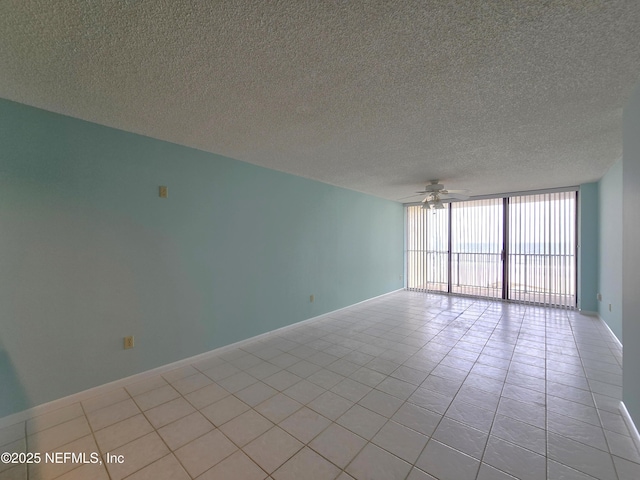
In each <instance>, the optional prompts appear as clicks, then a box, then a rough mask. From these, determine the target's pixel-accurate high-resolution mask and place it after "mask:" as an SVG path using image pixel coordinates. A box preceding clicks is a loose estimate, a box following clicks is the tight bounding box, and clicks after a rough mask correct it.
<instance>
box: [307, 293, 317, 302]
mask: <svg viewBox="0 0 640 480" xmlns="http://www.w3.org/2000/svg"><path fill="white" fill-rule="evenodd" d="M315 299H316V298H315V296H313V295H309V302H311V303H313V301H314V300H315Z"/></svg>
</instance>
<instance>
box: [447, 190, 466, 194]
mask: <svg viewBox="0 0 640 480" xmlns="http://www.w3.org/2000/svg"><path fill="white" fill-rule="evenodd" d="M468 191H469V190H449V189H447V193H467V192H468Z"/></svg>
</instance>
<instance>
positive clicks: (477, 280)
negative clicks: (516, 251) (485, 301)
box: [450, 198, 503, 298]
mask: <svg viewBox="0 0 640 480" xmlns="http://www.w3.org/2000/svg"><path fill="white" fill-rule="evenodd" d="M502 203H503V202H502V199H501V198H491V199H488V200H476V201H470V202H457V203H455V204H452V206H451V290H450V291H451V292H452V293H462V294H466V295H477V296H482V297H494V298H502V240H503V239H502V230H503V220H502V219H503V205H502Z"/></svg>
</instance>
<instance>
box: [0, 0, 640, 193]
mask: <svg viewBox="0 0 640 480" xmlns="http://www.w3.org/2000/svg"><path fill="white" fill-rule="evenodd" d="M639 78H640V2H638V1H637V0H627V1H622V0H601V1H598V0H585V1H576V0H566V1H554V0H551V1H521V2H514V1H513V0H502V1H500V0H494V1H470V0H465V1H455V0H451V1H443V0H432V1H425V0H397V1H392V0H376V1H367V2H364V1H339V0H334V1H322V0H272V1H267V0H263V1H239V0H235V1H233V0H230V1H202V0H200V1H195V0H194V1H187V0H140V1H135V0H129V1H124V0H123V1H86V0H75V1H57V0H39V1H38V0H4V1H2V2H0V97H4V98H7V99H10V100H15V101H18V102H21V103H25V104H28V105H32V106H36V107H40V108H43V109H46V110H50V111H54V112H58V113H62V114H66V115H70V116H73V117H78V118H81V119H85V120H89V121H92V122H97V123H99V124H103V125H108V126H112V127H116V128H120V129H123V130H127V131H131V132H135V133H140V134H144V135H148V136H151V137H154V138H159V139H163V140H168V141H171V142H175V143H179V144H183V145H188V146H192V147H195V148H199V149H202V150H206V151H210V152H214V153H218V154H222V155H226V156H229V157H232V158H235V159H238V160H243V161H247V162H250V163H254V164H258V165H262V166H265V167H269V168H273V169H277V170H282V171H285V172H289V173H293V174H295V175H300V176H303V177H308V178H312V179H316V180H320V181H323V182H327V183H330V184H334V185H338V186H342V187H347V188H351V189H354V190H358V191H362V192H366V193H370V194H373V195H377V196H381V197H385V198H389V199H393V200H397V199H401V198H403V197H407V196H409V195H411V194H412V193H413V192H415V191H416V190H419V189H421V188H422V187H424V185H425V184H426V183H427V182H428V180H429V179H440V180H441V181H442V182H443V183H445V185H446V186H447V187H449V188H461V189H469V190H470V191H471V194H472V195H480V194H488V193H498V192H509V191H520V190H528V189H538V188H551V187H558V186H567V185H576V184H579V183H585V182H590V181H595V180H597V179H599V178H600V177H601V176H602V175H603V174H604V173H605V171H606V170H607V168H608V167H609V166H610V165H611V164H613V163H614V162H615V161H616V160H617V159H618V158H620V156H621V154H622V143H621V121H622V107H623V105H624V104H625V102H626V99H627V97H628V96H629V95H630V93H631V90H632V88H633V86H634V84H635V83H636V82H637V81H638V79H639ZM176 162H180V159H179V158H176Z"/></svg>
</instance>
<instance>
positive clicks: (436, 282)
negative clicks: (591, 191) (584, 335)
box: [406, 191, 576, 308]
mask: <svg viewBox="0 0 640 480" xmlns="http://www.w3.org/2000/svg"><path fill="white" fill-rule="evenodd" d="M406 209H407V222H406V226H407V232H406V233H407V234H406V266H407V284H406V287H407V288H408V289H410V290H422V291H440V292H451V293H456V294H463V295H464V294H466V295H474V296H482V297H493V298H505V299H510V300H516V301H522V302H532V303H542V304H546V305H556V306H562V307H570V308H573V307H575V305H576V256H575V254H576V192H575V191H569V192H554V193H544V194H535V195H520V196H512V197H507V198H491V199H483V200H470V201H465V202H455V203H450V204H446V205H445V208H444V209H439V210H428V209H423V208H422V207H421V205H408V206H407V207H406Z"/></svg>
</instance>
